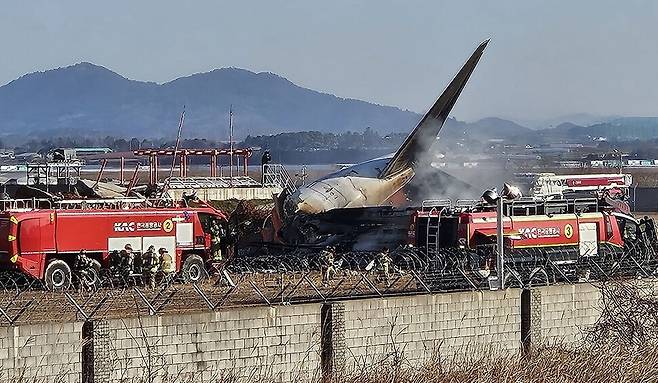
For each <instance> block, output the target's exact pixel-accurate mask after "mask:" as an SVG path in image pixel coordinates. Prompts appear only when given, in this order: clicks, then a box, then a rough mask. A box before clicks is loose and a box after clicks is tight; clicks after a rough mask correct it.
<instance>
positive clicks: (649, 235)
mask: <svg viewBox="0 0 658 383" xmlns="http://www.w3.org/2000/svg"><path fill="white" fill-rule="evenodd" d="M640 230H641V231H642V233H643V234H644V237H645V239H646V240H647V241H649V242H651V243H653V242H654V241H655V235H656V234H655V232H656V228H655V226H654V224H653V219H651V218H649V217H648V216H646V215H645V216H644V218H642V219H641V220H640Z"/></svg>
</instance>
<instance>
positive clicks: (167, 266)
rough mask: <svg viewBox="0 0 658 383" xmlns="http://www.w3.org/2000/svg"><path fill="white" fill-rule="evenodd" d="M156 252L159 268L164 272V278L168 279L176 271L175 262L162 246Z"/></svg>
mask: <svg viewBox="0 0 658 383" xmlns="http://www.w3.org/2000/svg"><path fill="white" fill-rule="evenodd" d="M158 254H159V255H160V270H161V271H162V274H164V279H165V280H168V279H169V277H170V276H171V275H173V274H174V273H175V272H176V263H175V262H174V259H173V258H172V256H171V255H170V254H169V252H168V251H167V249H165V248H164V247H161V248H160V249H158Z"/></svg>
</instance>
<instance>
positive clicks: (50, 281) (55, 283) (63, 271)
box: [44, 259, 71, 290]
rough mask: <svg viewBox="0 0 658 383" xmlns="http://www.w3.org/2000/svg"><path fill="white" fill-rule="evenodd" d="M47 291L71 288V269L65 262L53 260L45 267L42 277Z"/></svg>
mask: <svg viewBox="0 0 658 383" xmlns="http://www.w3.org/2000/svg"><path fill="white" fill-rule="evenodd" d="M44 279H45V282H46V287H47V288H48V290H63V289H67V288H69V287H70V286H71V268H70V267H69V265H67V264H66V262H64V261H62V260H59V259H54V260H52V261H51V262H50V263H49V264H48V266H46V273H45V276H44Z"/></svg>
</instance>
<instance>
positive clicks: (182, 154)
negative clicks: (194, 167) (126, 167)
mask: <svg viewBox="0 0 658 383" xmlns="http://www.w3.org/2000/svg"><path fill="white" fill-rule="evenodd" d="M133 154H134V155H135V156H146V157H148V161H149V162H148V164H149V183H150V184H151V185H155V184H157V183H158V176H159V174H158V167H159V163H160V157H163V156H169V157H171V156H173V155H176V156H177V157H178V164H179V165H178V170H179V172H178V175H179V177H180V178H188V166H189V158H188V157H190V156H208V157H210V174H209V176H210V177H211V178H217V177H222V178H228V179H229V180H232V179H233V178H234V177H247V176H248V171H247V169H248V166H249V157H251V155H252V154H253V150H252V149H251V148H246V149H180V150H178V151H176V150H174V149H139V150H135V151H134V152H133ZM221 157H228V158H230V159H231V163H230V164H229V172H228V177H224V174H223V167H222V166H220V164H219V161H218V160H219V159H220V158H221ZM233 158H235V159H236V162H235V163H233V161H232V159H233ZM241 159H242V161H241ZM234 167H235V170H236V171H235V172H234V169H233V168H234ZM218 170H219V171H218Z"/></svg>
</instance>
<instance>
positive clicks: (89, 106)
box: [0, 63, 420, 139]
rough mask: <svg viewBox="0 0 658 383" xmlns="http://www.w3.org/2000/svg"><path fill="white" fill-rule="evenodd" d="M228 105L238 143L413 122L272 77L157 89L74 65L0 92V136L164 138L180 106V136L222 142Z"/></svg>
mask: <svg viewBox="0 0 658 383" xmlns="http://www.w3.org/2000/svg"><path fill="white" fill-rule="evenodd" d="M231 104H232V105H233V109H234V112H235V134H236V136H237V137H236V138H238V139H240V138H244V137H246V136H247V135H259V134H277V133H280V132H295V131H320V132H333V133H341V132H346V131H363V130H364V129H365V128H367V127H372V128H373V129H375V130H377V131H379V132H382V133H388V132H398V131H409V130H410V129H411V127H412V126H413V125H414V124H415V122H416V121H418V119H419V118H420V116H419V115H418V114H416V113H413V112H409V111H403V110H401V109H399V108H395V107H389V106H381V105H376V104H372V103H368V102H364V101H359V100H353V99H344V98H340V97H336V96H334V95H331V94H326V93H320V92H316V91H313V90H310V89H305V88H302V87H300V86H297V85H295V84H293V83H292V82H290V81H288V80H286V79H285V78H283V77H280V76H277V75H275V74H272V73H253V72H250V71H247V70H243V69H235V68H225V69H217V70H213V71H211V72H207V73H199V74H194V75H191V76H188V77H182V78H178V79H176V80H173V81H171V82H167V83H164V84H156V83H150V82H142V81H134V80H129V79H127V78H125V77H123V76H121V75H119V74H117V73H114V72H112V71H110V70H108V69H106V68H104V67H101V66H97V65H93V64H90V63H80V64H76V65H73V66H69V67H65V68H59V69H53V70H49V71H45V72H37V73H31V74H28V75H25V76H23V77H21V78H19V79H17V80H14V81H12V82H10V83H9V84H6V85H4V86H2V87H0V114H1V115H2V117H3V118H2V119H0V134H2V135H4V136H5V137H6V136H11V135H17V134H18V135H24V134H25V133H37V132H38V133H40V134H39V136H42V137H43V136H66V135H85V136H105V135H111V136H115V137H138V138H152V137H167V136H173V135H175V132H176V127H177V124H178V119H179V114H180V112H181V110H182V107H183V105H186V122H185V131H186V135H187V136H189V137H208V138H211V139H225V138H226V136H227V121H228V110H229V105H231ZM0 138H2V137H1V136H0Z"/></svg>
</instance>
